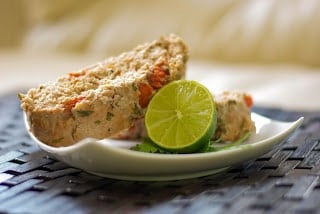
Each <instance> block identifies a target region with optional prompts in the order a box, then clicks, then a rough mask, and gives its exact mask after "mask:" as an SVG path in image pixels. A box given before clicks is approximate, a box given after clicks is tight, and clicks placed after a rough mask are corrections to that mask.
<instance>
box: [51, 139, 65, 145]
mask: <svg viewBox="0 0 320 214" xmlns="http://www.w3.org/2000/svg"><path fill="white" fill-rule="evenodd" d="M63 139H64V137H60V138H57V139H53V140H52V141H51V143H52V144H57V143H60V142H61V141H62V140H63Z"/></svg>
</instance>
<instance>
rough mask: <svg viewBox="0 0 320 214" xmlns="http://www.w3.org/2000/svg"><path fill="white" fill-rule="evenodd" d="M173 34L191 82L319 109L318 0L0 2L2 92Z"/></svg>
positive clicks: (275, 103) (284, 105) (285, 105)
mask: <svg viewBox="0 0 320 214" xmlns="http://www.w3.org/2000/svg"><path fill="white" fill-rule="evenodd" d="M169 33H176V34H178V35H180V36H181V37H182V38H183V39H184V40H185V42H186V43H187V44H188V46H189V49H190V61H189V68H188V78H189V79H196V80H198V81H200V82H203V83H204V84H206V85H207V86H208V87H209V88H210V89H211V90H212V91H220V90H230V89H238V90H246V91H248V92H250V93H252V94H253V96H254V98H255V100H256V103H257V104H258V105H263V106H271V107H282V108H290V109H304V110H314V109H316V110H320V95H319V93H318V91H319V89H320V1H318V0H309V1H304V0H225V1H218V0H199V1H197V0H184V1H183V0H174V1H172V0H162V1H147V0H136V1H129V0H121V1H111V0H96V1H90V0H63V1H56V0H0V69H1V71H0V72H1V76H3V77H4V79H3V80H4V81H3V84H1V86H0V90H1V92H2V93H8V92H9V91H12V90H20V89H21V90H22V89H25V88H27V87H35V86H37V84H40V83H42V82H44V81H48V80H53V79H55V78H56V77H58V76H59V75H62V74H64V73H67V72H69V71H71V70H77V69H79V68H81V67H82V66H86V65H88V64H93V63H95V62H97V61H99V60H102V59H104V58H107V57H109V56H115V55H117V54H119V53H121V52H123V51H126V50H130V49H131V48H133V47H135V46H136V45H137V44H140V43H144V42H149V41H152V40H154V39H157V38H158V37H159V36H161V35H164V34H169Z"/></svg>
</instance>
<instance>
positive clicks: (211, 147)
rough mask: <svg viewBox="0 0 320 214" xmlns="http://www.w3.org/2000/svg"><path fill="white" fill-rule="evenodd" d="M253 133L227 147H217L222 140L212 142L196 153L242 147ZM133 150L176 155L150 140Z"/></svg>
mask: <svg viewBox="0 0 320 214" xmlns="http://www.w3.org/2000/svg"><path fill="white" fill-rule="evenodd" d="M250 134H251V132H249V131H248V132H246V133H245V134H244V135H243V136H242V137H241V138H239V139H238V140H236V141H234V142H231V143H228V144H226V145H224V144H220V145H216V144H217V143H220V142H221V139H217V140H210V141H208V143H207V144H206V145H204V146H203V147H202V148H201V149H200V150H199V151H197V152H196V153H206V152H217V151H221V150H226V149H229V148H231V147H235V146H239V145H241V144H242V143H243V142H244V141H245V140H247V139H248V137H249V136H250ZM131 149H132V150H135V151H139V152H147V153H161V154H170V153H171V154H174V153H172V152H170V151H167V150H165V149H163V148H160V147H159V146H157V145H156V144H155V143H153V142H152V140H151V139H150V138H145V139H143V141H142V143H140V144H137V145H135V146H134V147H132V148H131Z"/></svg>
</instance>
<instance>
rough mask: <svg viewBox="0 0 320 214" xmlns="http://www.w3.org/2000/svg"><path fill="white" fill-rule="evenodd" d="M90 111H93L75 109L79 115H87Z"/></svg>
mask: <svg viewBox="0 0 320 214" xmlns="http://www.w3.org/2000/svg"><path fill="white" fill-rule="evenodd" d="M92 113H93V111H84V110H78V111H77V114H78V116H79V117H87V116H89V115H90V114H92Z"/></svg>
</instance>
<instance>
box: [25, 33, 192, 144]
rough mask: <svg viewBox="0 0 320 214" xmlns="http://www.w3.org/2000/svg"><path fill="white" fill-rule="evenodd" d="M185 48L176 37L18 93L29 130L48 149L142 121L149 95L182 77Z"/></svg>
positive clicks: (106, 135)
mask: <svg viewBox="0 0 320 214" xmlns="http://www.w3.org/2000/svg"><path fill="white" fill-rule="evenodd" d="M187 59H188V51H187V47H186V45H185V44H184V42H183V41H182V39H181V38H179V37H178V36H176V35H173V34H172V35H169V36H163V37H161V38H159V39H158V40H155V41H153V42H151V43H146V44H143V45H139V46H137V47H136V48H134V49H133V50H132V51H128V52H125V53H122V54H121V55H119V56H117V57H111V58H108V59H106V60H105V61H103V62H100V63H97V64H95V65H92V66H90V67H87V68H84V69H81V70H79V71H76V72H71V73H68V74H66V75H65V76H62V77H60V78H58V79H57V80H56V81H55V82H48V83H46V84H43V85H40V86H39V87H38V88H34V89H30V90H29V91H28V92H27V94H19V98H20V100H21V107H22V109H23V110H24V112H25V113H26V116H27V120H28V123H29V125H30V131H31V132H32V133H33V134H34V135H35V136H36V137H37V138H38V139H39V140H40V141H42V142H44V143H46V144H48V145H51V146H56V147H59V146H68V145H72V144H74V143H76V142H78V141H79V140H82V139H84V138H87V137H92V138H98V139H102V138H107V137H110V136H113V135H115V134H116V133H119V132H120V131H121V130H124V129H127V128H129V127H131V126H133V124H134V123H135V122H136V121H137V120H139V119H140V118H142V117H144V113H145V108H146V107H147V105H148V102H149V100H150V99H151V97H152V95H153V94H154V93H156V91H157V90H159V89H160V88H161V87H162V86H164V85H165V84H167V83H169V82H170V81H173V80H178V79H182V78H184V76H185V70H186V62H187Z"/></svg>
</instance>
